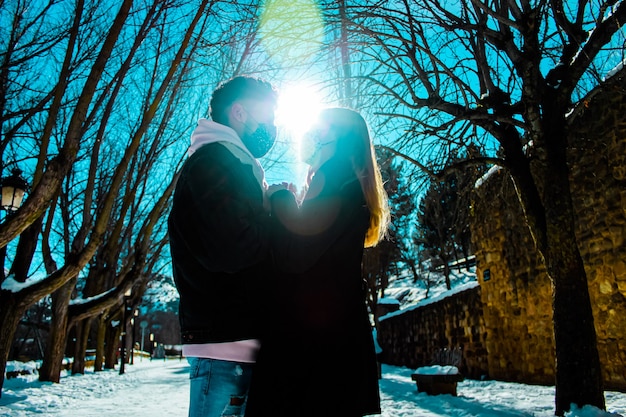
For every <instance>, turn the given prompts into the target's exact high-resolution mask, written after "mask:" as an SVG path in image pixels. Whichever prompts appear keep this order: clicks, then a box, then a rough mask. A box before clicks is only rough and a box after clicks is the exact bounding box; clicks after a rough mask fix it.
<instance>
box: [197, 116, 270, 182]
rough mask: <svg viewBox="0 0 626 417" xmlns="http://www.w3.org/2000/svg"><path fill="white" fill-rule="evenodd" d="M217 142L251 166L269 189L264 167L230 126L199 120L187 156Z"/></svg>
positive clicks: (260, 180) (257, 177)
mask: <svg viewBox="0 0 626 417" xmlns="http://www.w3.org/2000/svg"><path fill="white" fill-rule="evenodd" d="M216 142H217V143H220V144H221V145H223V146H224V147H225V148H226V149H228V150H229V151H230V152H231V153H232V154H233V155H234V156H235V157H236V158H237V159H239V160H240V161H241V162H242V163H243V164H246V165H250V166H251V167H252V172H253V173H254V176H255V177H256V179H257V180H258V181H259V184H260V185H261V187H262V188H263V189H264V190H265V189H267V182H266V181H265V171H263V167H261V164H260V163H259V161H257V159H256V158H255V157H254V156H252V154H251V153H250V151H248V149H247V148H246V146H245V145H244V144H243V142H242V141H241V139H240V138H239V136H238V135H237V132H235V131H234V130H233V129H231V128H230V127H228V126H225V125H222V124H219V123H216V122H214V121H212V120H208V119H200V120H198V125H197V126H196V128H195V129H194V131H193V133H192V134H191V145H190V146H189V149H188V150H187V154H188V155H189V156H191V155H192V154H193V153H194V152H195V151H197V150H198V149H199V148H200V147H201V146H204V145H207V144H209V143H216Z"/></svg>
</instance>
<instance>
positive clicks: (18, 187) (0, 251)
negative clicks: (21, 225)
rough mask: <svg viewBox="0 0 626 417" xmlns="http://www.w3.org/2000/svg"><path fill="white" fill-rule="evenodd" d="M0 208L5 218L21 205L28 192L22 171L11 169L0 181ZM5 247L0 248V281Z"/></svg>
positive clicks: (2, 272)
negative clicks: (5, 215)
mask: <svg viewBox="0 0 626 417" xmlns="http://www.w3.org/2000/svg"><path fill="white" fill-rule="evenodd" d="M0 188H1V189H2V190H1V191H0V194H1V196H0V208H1V209H2V210H5V211H6V212H7V217H8V216H10V215H11V214H12V213H13V212H14V211H15V210H17V209H18V208H20V206H21V205H22V199H23V198H24V193H26V191H28V188H29V187H28V183H27V182H26V180H25V179H24V178H22V170H21V169H19V168H13V170H12V171H11V175H10V176H8V177H5V178H2V179H0ZM6 254H7V247H6V245H5V246H3V247H2V248H0V281H2V280H4V278H5V275H4V258H6Z"/></svg>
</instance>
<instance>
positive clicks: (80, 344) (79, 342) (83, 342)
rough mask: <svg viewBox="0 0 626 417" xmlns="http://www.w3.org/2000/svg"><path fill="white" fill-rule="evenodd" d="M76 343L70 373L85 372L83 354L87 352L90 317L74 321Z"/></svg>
mask: <svg viewBox="0 0 626 417" xmlns="http://www.w3.org/2000/svg"><path fill="white" fill-rule="evenodd" d="M74 328H75V329H76V343H75V344H74V362H73V363H72V374H84V373H85V354H86V352H87V342H88V340H89V332H90V331H91V319H84V320H81V321H79V322H78V323H76V325H75V326H74Z"/></svg>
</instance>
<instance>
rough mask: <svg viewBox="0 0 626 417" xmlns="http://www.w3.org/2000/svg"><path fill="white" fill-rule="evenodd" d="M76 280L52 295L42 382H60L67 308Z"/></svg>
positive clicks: (41, 373) (41, 371)
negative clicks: (50, 320) (50, 318)
mask: <svg viewBox="0 0 626 417" xmlns="http://www.w3.org/2000/svg"><path fill="white" fill-rule="evenodd" d="M75 285H76V278H72V279H70V280H69V281H68V282H66V283H65V284H64V285H63V286H62V287H61V288H59V289H58V290H57V291H55V292H54V293H53V294H52V322H51V324H50V334H49V335H48V341H47V343H46V354H45V355H44V358H43V363H42V365H41V369H40V370H39V380H40V381H50V382H59V380H60V379H61V366H62V365H63V358H64V356H65V355H64V354H65V344H66V341H67V337H66V336H67V306H68V304H69V302H70V299H71V296H72V291H73V290H74V286H75Z"/></svg>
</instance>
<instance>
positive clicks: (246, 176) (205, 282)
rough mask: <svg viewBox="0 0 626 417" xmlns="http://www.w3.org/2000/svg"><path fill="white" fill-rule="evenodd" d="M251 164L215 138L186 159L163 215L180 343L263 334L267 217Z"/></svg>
mask: <svg viewBox="0 0 626 417" xmlns="http://www.w3.org/2000/svg"><path fill="white" fill-rule="evenodd" d="M263 194H264V193H263V189H262V186H261V184H260V182H259V180H258V179H257V178H256V177H255V176H254V174H253V171H252V167H251V165H249V164H244V163H242V162H241V161H240V160H239V159H238V158H236V157H235V156H234V155H233V154H232V153H231V152H230V151H229V150H228V149H227V148H226V147H224V146H223V145H221V144H219V143H210V144H206V145H203V146H202V147H200V148H199V149H198V150H196V151H195V152H194V153H193V154H192V155H191V156H190V157H189V159H188V160H187V161H186V162H185V164H184V166H183V168H182V171H181V174H180V178H179V179H178V183H177V185H176V190H175V192H174V200H173V205H172V210H171V213H170V216H169V220H168V227H169V239H170V250H171V254H172V267H173V273H174V280H175V282H176V286H177V288H178V292H179V294H180V311H179V315H180V324H181V328H182V339H183V340H182V341H183V343H184V344H194V343H210V342H228V341H236V340H245V339H256V338H260V337H261V325H262V324H263V321H264V319H265V313H264V308H263V306H264V305H266V304H267V300H266V299H265V291H266V289H267V288H268V287H269V283H268V281H267V279H268V277H269V276H271V267H270V265H271V262H270V261H269V253H270V252H269V233H270V227H269V225H270V218H269V214H268V213H267V212H266V210H265V209H264V207H263Z"/></svg>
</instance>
